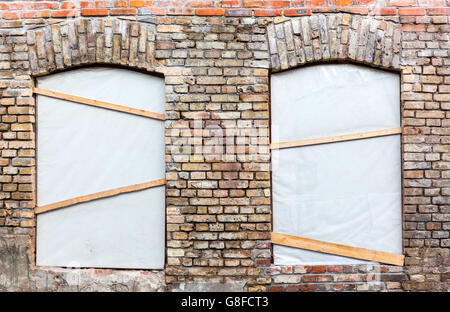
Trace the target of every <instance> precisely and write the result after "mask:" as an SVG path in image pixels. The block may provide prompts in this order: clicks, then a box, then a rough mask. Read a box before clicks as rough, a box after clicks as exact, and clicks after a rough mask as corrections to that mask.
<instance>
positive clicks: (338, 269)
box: [328, 265, 342, 273]
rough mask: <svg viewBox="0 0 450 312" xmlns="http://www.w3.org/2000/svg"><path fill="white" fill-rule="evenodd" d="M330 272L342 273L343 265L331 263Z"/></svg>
mask: <svg viewBox="0 0 450 312" xmlns="http://www.w3.org/2000/svg"><path fill="white" fill-rule="evenodd" d="M328 272H330V273H341V272H342V267H341V266H340V265H329V266H328Z"/></svg>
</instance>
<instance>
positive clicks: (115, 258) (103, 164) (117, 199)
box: [36, 67, 165, 269]
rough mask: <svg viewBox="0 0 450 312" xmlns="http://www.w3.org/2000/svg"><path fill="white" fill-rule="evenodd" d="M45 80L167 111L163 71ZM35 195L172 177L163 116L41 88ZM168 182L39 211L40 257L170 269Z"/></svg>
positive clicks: (63, 88) (57, 195) (42, 198)
mask: <svg viewBox="0 0 450 312" xmlns="http://www.w3.org/2000/svg"><path fill="white" fill-rule="evenodd" d="M37 87H39V88H43V89H49V90H53V91H58V92H62V93H67V94H71V95H77V96H82V97H86V98H90V99H94V100H101V101H107V102H110V103H113V104H119V105H123V106H128V107H133V108H138V109H145V110H148V111H152V112H156V113H164V81H163V79H161V78H158V77H154V76H150V75H146V74H142V73H138V72H134V71H130V70H125V69H119V68H106V67H90V68H82V69H77V70H71V71H67V72H62V73H58V74H53V75H50V76H45V77H42V78H38V80H37ZM37 151H38V153H37V203H38V206H43V205H47V204H51V203H55V202H58V201H62V200H66V199H70V198H73V197H77V196H82V195H89V194H92V193H96V192H100V191H106V190H110V189H114V188H118V187H123V186H128V185H133V184H138V183H144V182H148V181H152V180H157V179H162V178H164V177H165V161H164V156H165V151H164V122H162V121H158V120H154V119H150V118H146V117H141V116H135V115H131V114H127V113H122V112H116V111H111V110H107V109H102V108H97V107H91V106H88V105H83V104H79V103H73V102H69V101H64V100H59V99H54V98H50V97H46V96H41V95H38V98H37ZM164 209H165V191H164V186H161V187H156V188H152V189H147V190H143V191H139V192H134V193H128V194H122V195H118V196H114V197H110V198H104V199H99V200H94V201H90V202H86V203H82V204H77V205H73V206H69V207H67V208H62V209H59V210H55V211H51V212H47V213H43V214H40V215H38V218H37V249H36V252H37V264H38V265H54V266H78V267H112V268H148V269H150V268H152V269H157V268H163V267H164V245H165V226H164V224H165V222H164V220H165V217H164V216H165V212H164Z"/></svg>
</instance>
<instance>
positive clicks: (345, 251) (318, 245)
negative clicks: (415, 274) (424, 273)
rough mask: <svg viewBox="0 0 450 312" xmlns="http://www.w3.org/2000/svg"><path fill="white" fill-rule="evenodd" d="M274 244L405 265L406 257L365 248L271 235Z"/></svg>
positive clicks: (276, 234) (290, 236) (278, 234)
mask: <svg viewBox="0 0 450 312" xmlns="http://www.w3.org/2000/svg"><path fill="white" fill-rule="evenodd" d="M271 241H272V243H273V244H276V245H282V246H288V247H295V248H301V249H306V250H312V251H317V252H323V253H327V254H332V255H338V256H344V257H349V258H356V259H362V260H368V261H375V262H381V263H388V264H393V265H400V266H402V265H403V262H404V258H405V256H404V255H398V254H393V253H389V252H383V251H376V250H370V249H365V248H358V247H352V246H347V245H340V244H334V243H328V242H324V241H319V240H314V239H309V238H303V237H298V236H292V235H287V234H280V233H271Z"/></svg>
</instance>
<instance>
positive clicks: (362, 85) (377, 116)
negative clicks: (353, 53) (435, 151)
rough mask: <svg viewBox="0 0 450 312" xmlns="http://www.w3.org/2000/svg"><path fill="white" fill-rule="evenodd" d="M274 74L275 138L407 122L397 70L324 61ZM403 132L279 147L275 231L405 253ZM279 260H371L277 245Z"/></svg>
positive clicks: (274, 159) (308, 136)
mask: <svg viewBox="0 0 450 312" xmlns="http://www.w3.org/2000/svg"><path fill="white" fill-rule="evenodd" d="M271 81H272V89H271V92H272V95H271V102H272V103H271V105H272V108H271V110H272V129H273V130H275V131H274V132H272V133H273V136H272V142H274V143H275V142H284V141H293V140H300V139H311V138H320V137H326V136H335V135H342V134H351V133H357V132H364V131H372V130H381V129H389V128H396V127H400V103H399V93H400V92H399V80H398V75H396V74H393V73H387V72H382V71H378V70H374V69H371V68H366V67H361V66H355V65H348V64H345V65H317V66H311V67H306V68H301V69H297V70H291V71H287V72H284V73H280V74H274V75H273V76H272V78H271ZM400 149H401V148H400V135H392V136H385V137H379V138H370V139H364V140H355V141H348V142H340V143H330V144H322V145H314V146H306V147H294V148H288V149H281V150H274V151H272V185H273V215H274V216H273V220H274V224H273V231H274V232H277V233H283V234H290V235H295V236H301V237H305V238H311V239H317V240H322V241H327V242H333V243H338V244H345V245H350V246H355V247H362V248H368V249H373V250H379V251H385V252H391V253H398V254H400V253H401V252H402V247H401V246H402V244H401V242H402V241H401V229H402V225H401V156H400ZM274 261H275V264H278V265H294V264H308V265H310V264H350V263H365V262H364V261H362V260H358V259H350V258H345V257H339V256H334V255H328V254H324V253H318V252H313V251H307V250H302V249H297V248H290V247H283V246H274Z"/></svg>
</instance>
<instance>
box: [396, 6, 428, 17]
mask: <svg viewBox="0 0 450 312" xmlns="http://www.w3.org/2000/svg"><path fill="white" fill-rule="evenodd" d="M398 15H402V16H414V15H425V9H422V8H400V9H398Z"/></svg>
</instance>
